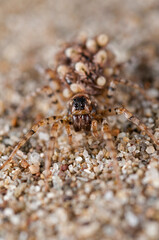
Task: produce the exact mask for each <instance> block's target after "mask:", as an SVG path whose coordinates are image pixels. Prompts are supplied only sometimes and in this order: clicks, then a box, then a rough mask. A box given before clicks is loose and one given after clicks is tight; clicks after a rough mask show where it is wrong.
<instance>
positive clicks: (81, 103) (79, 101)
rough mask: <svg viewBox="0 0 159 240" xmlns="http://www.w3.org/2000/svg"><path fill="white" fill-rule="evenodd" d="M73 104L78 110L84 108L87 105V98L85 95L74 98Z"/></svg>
mask: <svg viewBox="0 0 159 240" xmlns="http://www.w3.org/2000/svg"><path fill="white" fill-rule="evenodd" d="M73 105H74V107H75V109H76V110H84V109H85V105H86V98H85V97H83V96H82V97H76V98H74V99H73Z"/></svg>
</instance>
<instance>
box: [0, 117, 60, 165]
mask: <svg viewBox="0 0 159 240" xmlns="http://www.w3.org/2000/svg"><path fill="white" fill-rule="evenodd" d="M62 119H63V116H51V117H48V118H45V119H42V120H40V121H39V122H38V123H36V124H34V125H33V126H32V128H31V129H30V130H29V131H28V132H27V133H26V134H25V135H24V137H23V138H22V140H21V141H20V142H19V143H18V144H17V145H16V146H15V148H14V149H13V151H12V153H11V154H10V156H9V158H8V160H7V161H6V162H5V163H4V164H3V165H2V166H0V170H1V169H3V168H4V167H5V166H6V165H7V164H8V163H9V162H10V161H11V160H12V159H13V157H14V156H15V154H16V153H17V151H18V150H19V149H20V148H21V147H22V146H23V145H24V144H25V143H26V142H27V141H28V140H29V139H30V138H31V136H32V135H33V134H35V133H36V132H37V131H38V129H39V128H40V127H42V126H46V125H49V124H53V123H55V122H58V121H60V120H62Z"/></svg>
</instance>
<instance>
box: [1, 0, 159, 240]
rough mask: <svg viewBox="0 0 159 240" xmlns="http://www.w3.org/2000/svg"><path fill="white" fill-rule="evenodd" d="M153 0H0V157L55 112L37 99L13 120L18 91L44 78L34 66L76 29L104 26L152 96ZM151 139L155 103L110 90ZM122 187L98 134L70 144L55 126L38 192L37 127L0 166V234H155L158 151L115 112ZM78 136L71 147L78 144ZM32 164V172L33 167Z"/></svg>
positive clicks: (71, 237) (158, 35)
mask: <svg viewBox="0 0 159 240" xmlns="http://www.w3.org/2000/svg"><path fill="white" fill-rule="evenodd" d="M158 29H159V2H158V1H157V0H140V1H139V0H137V1H130V0H122V1H119V0H98V1H97V0H87V1H86V0H81V1H77V0H74V1H73V0H65V1H64V0H63V1H62V0H59V1H55V0H53V1H51V0H50V1H49V0H46V1H42V0H35V1H31V0H27V1H18V0H9V1H3V0H1V1H0V156H1V161H5V160H6V159H7V157H8V155H9V153H10V152H11V150H12V149H13V146H15V145H16V143H17V142H18V141H19V140H20V138H21V137H22V135H23V134H24V133H26V131H27V130H28V129H29V128H30V127H31V126H32V124H33V122H34V121H35V120H38V119H39V118H40V117H42V116H48V115H51V114H54V113H55V109H50V104H49V102H48V99H47V98H42V97H41V98H40V97H39V98H37V100H36V101H35V102H34V104H33V106H32V107H30V108H27V109H26V110H25V111H24V112H23V113H22V114H21V118H20V121H19V123H18V126H16V127H13V126H11V118H12V116H13V115H14V113H15V112H16V109H17V107H18V106H19V104H20V102H21V101H22V100H23V98H24V97H25V96H27V95H28V94H29V93H31V92H32V91H34V90H35V89H36V88H37V87H41V86H42V85H44V84H45V79H44V78H43V76H40V74H39V72H38V71H37V69H38V68H39V66H40V67H44V68H45V67H48V66H50V67H51V66H53V64H54V54H55V52H56V51H57V50H58V49H59V48H60V44H61V43H62V42H64V41H66V40H68V41H69V40H70V39H73V38H74V37H75V36H76V35H77V34H78V33H79V32H81V31H85V32H87V33H88V35H89V36H94V35H97V34H98V33H101V32H102V33H106V34H108V35H109V37H110V40H111V41H110V48H111V49H112V50H113V51H114V52H115V54H116V56H117V61H118V62H127V61H128V60H130V61H129V63H127V64H125V68H124V74H125V76H127V77H129V79H131V80H132V81H136V82H138V83H139V84H141V86H144V87H145V89H146V91H147V94H148V95H149V96H151V97H154V98H157V97H158V96H159V44H158V43H159V31H158ZM116 100H117V102H118V103H123V104H124V105H125V106H126V107H127V108H128V109H129V110H131V111H132V112H133V113H134V114H136V115H137V116H138V117H139V118H140V119H141V120H142V121H143V122H144V123H145V124H146V125H147V126H148V127H149V128H151V129H152V131H153V133H154V134H155V136H156V138H158V139H159V110H158V104H155V103H152V102H147V101H146V100H145V99H144V97H143V96H141V95H140V94H139V93H138V92H135V91H134V90H132V89H129V88H123V87H122V88H119V89H118V94H117V96H116ZM110 123H111V126H112V129H113V134H114V141H115V145H116V149H117V150H118V159H119V166H120V178H121V180H122V188H121V189H118V186H117V184H116V182H115V181H114V177H113V176H114V171H113V169H112V168H111V167H110V163H111V159H110V158H109V153H108V152H107V151H106V150H105V142H103V141H102V140H101V139H100V138H99V139H97V140H94V139H93V138H92V137H91V136H85V134H84V133H82V134H75V133H73V136H74V146H73V147H74V150H73V151H71V150H70V146H69V145H68V142H67V137H66V134H65V133H63V131H61V133H60V134H59V137H58V140H57V146H56V149H55V152H54V155H53V157H52V158H53V162H52V166H51V169H50V170H51V173H52V175H51V177H50V179H49V181H50V190H49V191H48V192H45V190H44V175H45V171H44V159H45V156H44V153H45V150H46V148H47V144H48V139H49V131H48V129H43V128H42V129H41V130H40V131H39V133H38V134H36V135H35V136H34V137H33V138H32V139H31V140H30V141H29V142H28V143H27V144H26V145H25V146H24V147H23V148H22V149H21V150H20V151H19V152H18V154H17V156H16V158H15V162H14V163H11V164H10V165H9V167H8V168H6V169H4V170H3V171H1V172H0V240H3V239H7V240H8V239H9V240H12V239H16V240H17V239H18V240H26V239H29V240H34V239H60V240H76V239H78V240H83V239H91V240H95V239H107V240H109V239H111V240H112V239H117V240H120V239H122V240H124V239H125V240H129V239H137V240H148V239H151V240H157V239H159V150H158V149H157V147H156V145H155V144H153V143H152V141H151V140H150V138H149V137H148V136H146V135H144V134H143V133H141V132H140V131H139V130H138V129H137V128H136V127H135V126H134V125H132V124H130V123H128V122H127V121H125V119H124V118H123V117H119V118H115V119H114V118H113V119H111V120H110ZM77 142H78V144H77ZM34 167H35V169H36V170H37V173H36V174H32V173H33V171H32V170H33V168H34Z"/></svg>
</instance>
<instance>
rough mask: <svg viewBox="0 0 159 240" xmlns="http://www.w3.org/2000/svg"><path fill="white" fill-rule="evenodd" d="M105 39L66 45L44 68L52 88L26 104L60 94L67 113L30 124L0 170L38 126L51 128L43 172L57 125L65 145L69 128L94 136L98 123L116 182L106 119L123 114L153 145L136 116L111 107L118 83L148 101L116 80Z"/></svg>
mask: <svg viewBox="0 0 159 240" xmlns="http://www.w3.org/2000/svg"><path fill="white" fill-rule="evenodd" d="M107 44H108V37H107V36H106V35H104V34H100V35H98V36H96V37H94V38H92V39H87V38H84V37H83V38H81V39H79V40H78V41H75V42H72V43H67V44H65V45H64V46H63V49H62V50H61V51H60V52H59V53H58V54H57V55H56V64H55V68H54V69H47V70H46V74H47V76H48V79H49V82H50V83H52V84H53V85H54V87H51V85H47V86H44V87H42V88H40V89H37V90H36V91H35V92H33V93H32V94H31V95H30V96H29V97H27V99H26V100H27V101H26V102H28V100H30V99H32V98H33V97H35V96H36V95H38V94H42V93H45V94H46V95H48V96H49V97H50V98H52V97H53V96H55V95H56V94H60V95H61V96H60V97H61V98H64V99H66V100H65V101H67V114H66V115H60V116H51V117H48V118H45V119H42V120H40V121H39V122H38V123H36V124H34V125H33V126H32V128H31V129H30V130H29V132H28V133H27V134H26V135H24V137H23V138H22V140H21V141H20V142H19V143H18V144H17V145H16V146H15V148H14V149H13V151H12V153H11V154H10V156H9V158H8V160H7V161H6V162H5V163H4V164H3V165H2V166H1V167H0V169H3V168H4V167H5V166H6V165H7V164H8V163H9V162H10V161H11V160H12V159H13V157H14V156H15V154H16V153H17V151H18V150H19V149H20V148H21V147H22V146H23V145H24V144H25V143H26V142H27V141H28V140H29V139H30V137H31V136H32V135H33V134H34V133H36V132H37V130H38V129H39V128H40V127H41V126H46V125H52V126H51V131H50V144H49V148H48V153H47V160H46V161H45V168H46V170H47V171H46V172H47V173H48V172H49V167H50V165H51V157H52V151H53V148H54V142H55V138H56V137H57V130H58V127H59V124H60V123H62V124H63V125H64V127H65V128H66V131H67V134H68V139H69V144H71V142H72V133H71V126H72V127H73V128H74V130H75V131H76V132H78V131H81V130H83V131H84V132H90V131H91V132H92V134H93V136H95V137H97V136H98V124H99V123H100V124H101V125H102V127H101V130H102V133H103V139H104V140H105V141H106V148H107V151H108V152H109V156H110V158H111V159H112V160H113V164H114V170H115V172H116V178H117V181H118V182H119V181H120V179H119V166H118V160H117V151H116V149H115V146H114V143H113V137H112V135H111V131H110V128H109V125H108V122H107V120H106V119H107V117H108V116H112V115H121V114H124V115H125V117H126V118H127V120H129V121H130V122H132V123H134V124H136V125H137V127H138V128H139V129H140V130H141V131H144V132H145V133H146V134H147V135H148V136H149V137H150V138H151V139H152V141H153V142H154V143H155V144H156V145H159V142H158V140H157V139H156V138H155V136H154V135H153V134H152V132H151V130H150V129H148V128H147V126H146V125H145V124H144V123H142V122H141V121H140V120H139V119H138V118H137V117H135V116H134V115H133V114H132V113H131V112H129V111H128V110H127V109H126V108H124V107H115V106H114V102H113V99H114V98H113V96H114V93H115V90H116V86H117V85H119V84H122V85H126V86H130V87H132V88H134V89H137V90H138V91H139V92H140V93H141V94H142V95H144V97H145V98H146V99H147V100H151V99H150V98H149V97H148V96H147V95H146V93H145V91H144V90H143V89H142V88H140V87H139V85H138V84H136V83H133V82H130V81H128V80H127V79H124V78H121V77H120V66H119V65H118V64H117V63H116V60H115V56H114V54H113V53H112V52H111V51H110V50H109V49H108V48H107ZM24 106H25V104H21V105H20V107H19V108H18V110H17V113H20V112H21V110H22V109H23V107H24Z"/></svg>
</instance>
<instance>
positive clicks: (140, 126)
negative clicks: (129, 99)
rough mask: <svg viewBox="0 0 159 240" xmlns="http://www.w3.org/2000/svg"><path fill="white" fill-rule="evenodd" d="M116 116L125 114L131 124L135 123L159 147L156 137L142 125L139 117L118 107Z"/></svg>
mask: <svg viewBox="0 0 159 240" xmlns="http://www.w3.org/2000/svg"><path fill="white" fill-rule="evenodd" d="M115 111H116V114H118V115H120V114H124V116H125V117H126V118H127V120H129V121H130V122H132V123H134V124H135V125H136V126H137V127H138V128H139V129H140V130H141V131H144V132H145V133H146V134H147V135H148V136H149V137H150V138H151V139H152V141H153V142H154V143H155V144H156V145H157V146H159V141H158V140H157V139H156V138H155V136H154V135H153V134H152V132H151V130H150V129H149V128H148V127H147V126H146V125H145V124H144V123H142V122H141V121H140V120H139V119H138V118H137V117H135V116H134V115H133V114H132V113H131V112H129V111H128V110H127V109H126V108H124V107H118V108H115Z"/></svg>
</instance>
